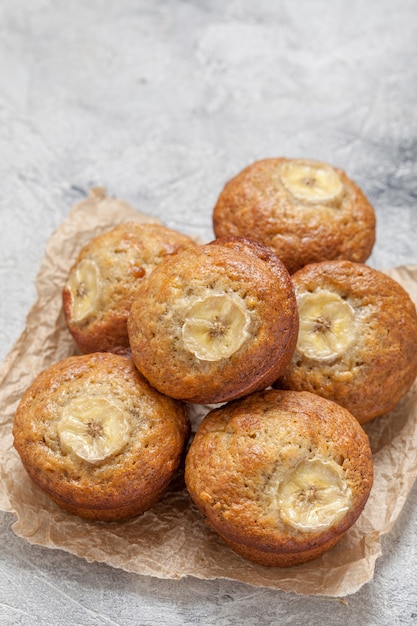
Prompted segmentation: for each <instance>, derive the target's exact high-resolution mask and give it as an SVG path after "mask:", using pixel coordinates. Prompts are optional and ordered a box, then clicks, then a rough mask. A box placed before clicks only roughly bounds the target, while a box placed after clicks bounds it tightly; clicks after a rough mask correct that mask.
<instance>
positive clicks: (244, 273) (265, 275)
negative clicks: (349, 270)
mask: <svg viewBox="0 0 417 626" xmlns="http://www.w3.org/2000/svg"><path fill="white" fill-rule="evenodd" d="M223 294H226V295H227V296H230V297H232V299H236V298H238V299H239V302H240V303H241V306H242V307H243V308H244V309H245V315H247V319H248V320H250V322H249V327H248V337H247V339H246V340H245V341H244V342H243V345H241V346H240V347H239V349H238V350H237V351H235V352H234V353H233V354H231V356H228V357H227V358H226V357H225V358H220V359H218V360H215V361H209V360H204V359H201V358H199V357H197V356H196V355H195V354H193V352H191V351H190V350H189V349H187V347H186V346H185V343H184V335H183V327H184V324H185V320H186V318H187V314H188V313H187V312H188V311H189V310H190V309H191V308H192V307H193V305H194V304H195V303H196V302H199V301H202V300H204V299H206V298H208V297H211V296H213V295H214V296H219V295H223ZM297 328H298V318H297V312H296V304H295V297H294V292H293V288H292V284H291V280H290V277H289V275H288V272H287V270H286V269H285V267H284V266H283V264H282V263H281V262H280V261H279V260H278V259H277V258H276V257H275V255H274V254H273V253H272V251H270V250H269V249H267V248H266V247H265V246H262V245H261V244H259V243H257V242H253V241H250V240H246V239H243V238H231V239H225V240H216V241H214V242H211V243H209V244H206V245H203V246H199V247H196V248H192V249H189V250H186V251H182V252H180V253H178V254H177V255H176V256H175V258H171V259H167V260H166V261H165V262H164V263H163V264H161V265H160V266H159V267H158V268H157V269H156V270H154V272H153V273H152V275H151V276H149V277H148V279H147V280H145V281H143V282H142V283H141V285H140V287H139V289H138V291H137V294H136V299H135V301H134V303H133V305H132V309H131V314H130V317H129V322H128V331H129V338H130V346H131V351H132V357H133V360H134V361H135V363H136V365H137V367H138V369H139V370H140V371H141V372H142V373H143V375H144V376H145V377H146V378H147V379H148V380H149V382H150V383H151V384H152V385H153V386H154V387H156V388H157V389H159V390H160V391H161V392H162V393H166V394H167V395H169V396H172V397H174V398H179V399H183V400H186V401H188V402H195V403H202V404H204V403H209V402H210V403H211V402H222V401H226V400H228V399H231V398H232V397H239V396H241V395H245V394H247V393H250V392H251V391H254V390H255V389H259V388H262V387H266V386H268V385H269V384H271V383H272V382H273V380H274V372H277V371H282V370H283V368H284V367H285V365H286V364H287V363H288V361H289V359H290V358H291V355H292V352H293V349H294V346H295V340H296V336H297Z"/></svg>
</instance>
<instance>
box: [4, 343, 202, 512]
mask: <svg viewBox="0 0 417 626" xmlns="http://www.w3.org/2000/svg"><path fill="white" fill-rule="evenodd" d="M189 434H190V421H189V417H188V411H187V408H186V406H185V405H184V404H183V403H181V402H178V401H176V400H173V399H172V398H167V397H165V396H163V395H162V394H160V393H158V392H157V391H156V390H155V389H153V388H152V387H150V385H149V384H148V383H147V382H146V381H145V380H144V379H143V377H142V376H141V375H140V374H139V373H138V371H137V370H136V368H135V367H134V365H133V362H132V360H131V359H130V358H129V357H127V356H122V355H118V354H111V353H105V352H103V353H91V354H87V355H82V356H72V357H68V358H66V359H63V360H62V361H60V362H58V363H56V364H54V365H52V366H50V367H48V368H47V369H45V370H44V371H43V372H41V373H40V374H39V375H38V376H37V378H36V379H35V380H34V382H33V383H32V385H31V386H30V387H29V388H28V389H27V391H26V392H25V393H24V395H23V397H22V400H21V402H20V404H19V406H18V408H17V411H16V414H15V419H14V425H13V436H14V446H15V448H16V450H17V452H18V454H19V455H20V458H21V460H22V463H23V466H24V467H25V469H26V471H27V473H28V474H29V476H30V478H31V479H32V480H33V481H34V483H36V484H37V485H38V487H40V489H42V490H43V491H44V492H45V493H46V494H47V495H48V496H49V497H50V498H52V499H53V500H54V501H55V502H56V503H57V504H59V505H60V506H61V507H62V508H64V509H66V510H67V511H69V512H71V513H74V514H76V515H79V516H80V517H84V518H88V519H92V520H101V521H114V520H121V519H126V518H130V517H134V516H136V515H139V514H141V513H143V512H144V511H146V510H147V509H149V508H150V507H151V506H152V505H153V504H155V503H156V502H157V501H158V500H159V499H160V498H162V496H163V494H164V493H165V491H166V489H167V488H168V485H169V483H170V482H171V480H172V478H173V476H174V475H175V473H176V471H177V469H178V468H179V466H180V463H181V462H182V461H183V457H184V450H185V447H186V444H187V442H188V437H189Z"/></svg>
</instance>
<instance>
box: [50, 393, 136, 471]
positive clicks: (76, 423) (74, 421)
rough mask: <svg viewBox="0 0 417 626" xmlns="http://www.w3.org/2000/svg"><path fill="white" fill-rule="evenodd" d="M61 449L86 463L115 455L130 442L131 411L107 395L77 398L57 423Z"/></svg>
mask: <svg viewBox="0 0 417 626" xmlns="http://www.w3.org/2000/svg"><path fill="white" fill-rule="evenodd" d="M57 428H58V435H59V440H60V444H61V449H62V451H63V452H64V453H65V454H71V453H72V454H75V455H76V456H78V457H79V458H80V459H83V460H84V461H87V463H92V464H94V463H99V462H100V461H103V460H104V459H107V458H109V457H112V456H115V455H116V454H118V453H119V452H121V451H122V450H123V448H124V447H125V445H126V444H127V442H128V441H129V435H130V430H131V423H130V418H129V414H128V413H127V412H126V411H125V410H123V409H122V408H120V407H119V406H117V405H116V404H115V403H114V402H111V401H109V400H107V398H104V397H86V398H81V397H79V398H75V399H73V400H71V402H69V404H67V405H66V406H65V407H64V409H63V412H62V418H61V420H60V421H59V422H58V426H57Z"/></svg>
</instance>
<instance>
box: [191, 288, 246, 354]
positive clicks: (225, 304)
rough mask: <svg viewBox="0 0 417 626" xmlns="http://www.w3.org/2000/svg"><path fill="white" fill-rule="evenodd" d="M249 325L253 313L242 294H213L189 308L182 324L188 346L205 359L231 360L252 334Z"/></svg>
mask: <svg viewBox="0 0 417 626" xmlns="http://www.w3.org/2000/svg"><path fill="white" fill-rule="evenodd" d="M249 324H250V315H249V312H248V310H247V308H246V305H245V303H244V301H243V300H242V298H241V297H240V296H238V295H237V294H233V295H230V294H218V295H210V296H207V297H206V298H204V299H202V300H197V301H196V302H195V303H194V304H193V305H192V306H191V307H190V309H189V310H188V311H187V314H186V318H185V322H184V325H183V327H182V336H183V341H184V345H185V347H186V348H187V350H189V351H190V352H191V353H192V354H194V355H195V356H196V357H197V358H198V359H201V360H203V361H219V360H220V359H227V358H228V357H230V356H231V355H232V354H234V353H235V352H236V351H237V350H239V348H240V347H241V346H242V345H243V344H244V342H245V341H246V339H247V338H248V337H249V332H248V328H249Z"/></svg>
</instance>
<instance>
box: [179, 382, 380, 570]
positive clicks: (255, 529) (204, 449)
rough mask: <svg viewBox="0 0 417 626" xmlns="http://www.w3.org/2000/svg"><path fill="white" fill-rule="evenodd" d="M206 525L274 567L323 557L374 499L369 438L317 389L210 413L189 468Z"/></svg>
mask: <svg viewBox="0 0 417 626" xmlns="http://www.w3.org/2000/svg"><path fill="white" fill-rule="evenodd" d="M185 481H186V486H187V489H188V491H189V494H190V496H191V498H192V500H193V501H194V503H195V505H196V506H197V508H198V509H199V511H200V512H201V513H202V515H203V516H204V517H205V518H206V520H207V523H208V524H209V525H210V526H211V527H212V528H213V530H214V531H216V532H217V533H218V534H219V535H220V537H222V538H223V540H224V541H225V542H226V544H228V545H229V547H230V548H232V549H233V550H234V551H235V552H237V553H238V554H240V555H241V556H243V557H244V558H246V559H248V560H251V561H254V562H256V563H260V564H262V565H267V566H279V567H288V566H292V565H299V564H301V563H305V562H307V561H310V560H312V559H315V558H317V557H318V556H320V555H321V554H323V553H324V552H326V551H327V550H329V549H330V548H332V547H333V546H334V545H335V544H336V543H337V542H338V541H339V540H340V539H341V538H342V537H343V535H344V534H345V533H346V531H347V530H348V529H349V528H350V527H351V526H352V525H353V524H354V522H355V521H356V520H357V518H358V517H359V515H360V514H361V512H362V510H363V508H364V506H365V503H366V501H367V499H368V496H369V493H370V490H371V487H372V482H373V464H372V455H371V449H370V446H369V441H368V437H367V435H366V434H365V432H364V430H363V429H362V427H361V426H360V424H359V423H358V421H357V420H356V419H355V418H354V417H353V416H352V415H351V414H350V413H349V412H348V411H347V410H346V409H344V408H343V407H340V406H339V405H338V404H336V403H334V402H331V401H329V400H326V399H324V398H321V397H320V396H317V395H315V394H311V393H309V392H295V391H281V390H274V389H268V390H264V391H260V392H257V393H254V394H252V395H251V396H248V397H246V398H244V399H240V400H235V401H233V402H230V403H229V404H226V405H223V406H222V407H220V408H217V409H214V410H212V411H211V412H209V413H208V414H207V415H206V417H205V418H204V419H203V421H202V422H201V424H200V426H199V428H198V430H197V433H196V435H195V438H194V439H193V441H192V443H191V445H190V448H189V450H188V453H187V457H186V461H185Z"/></svg>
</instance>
